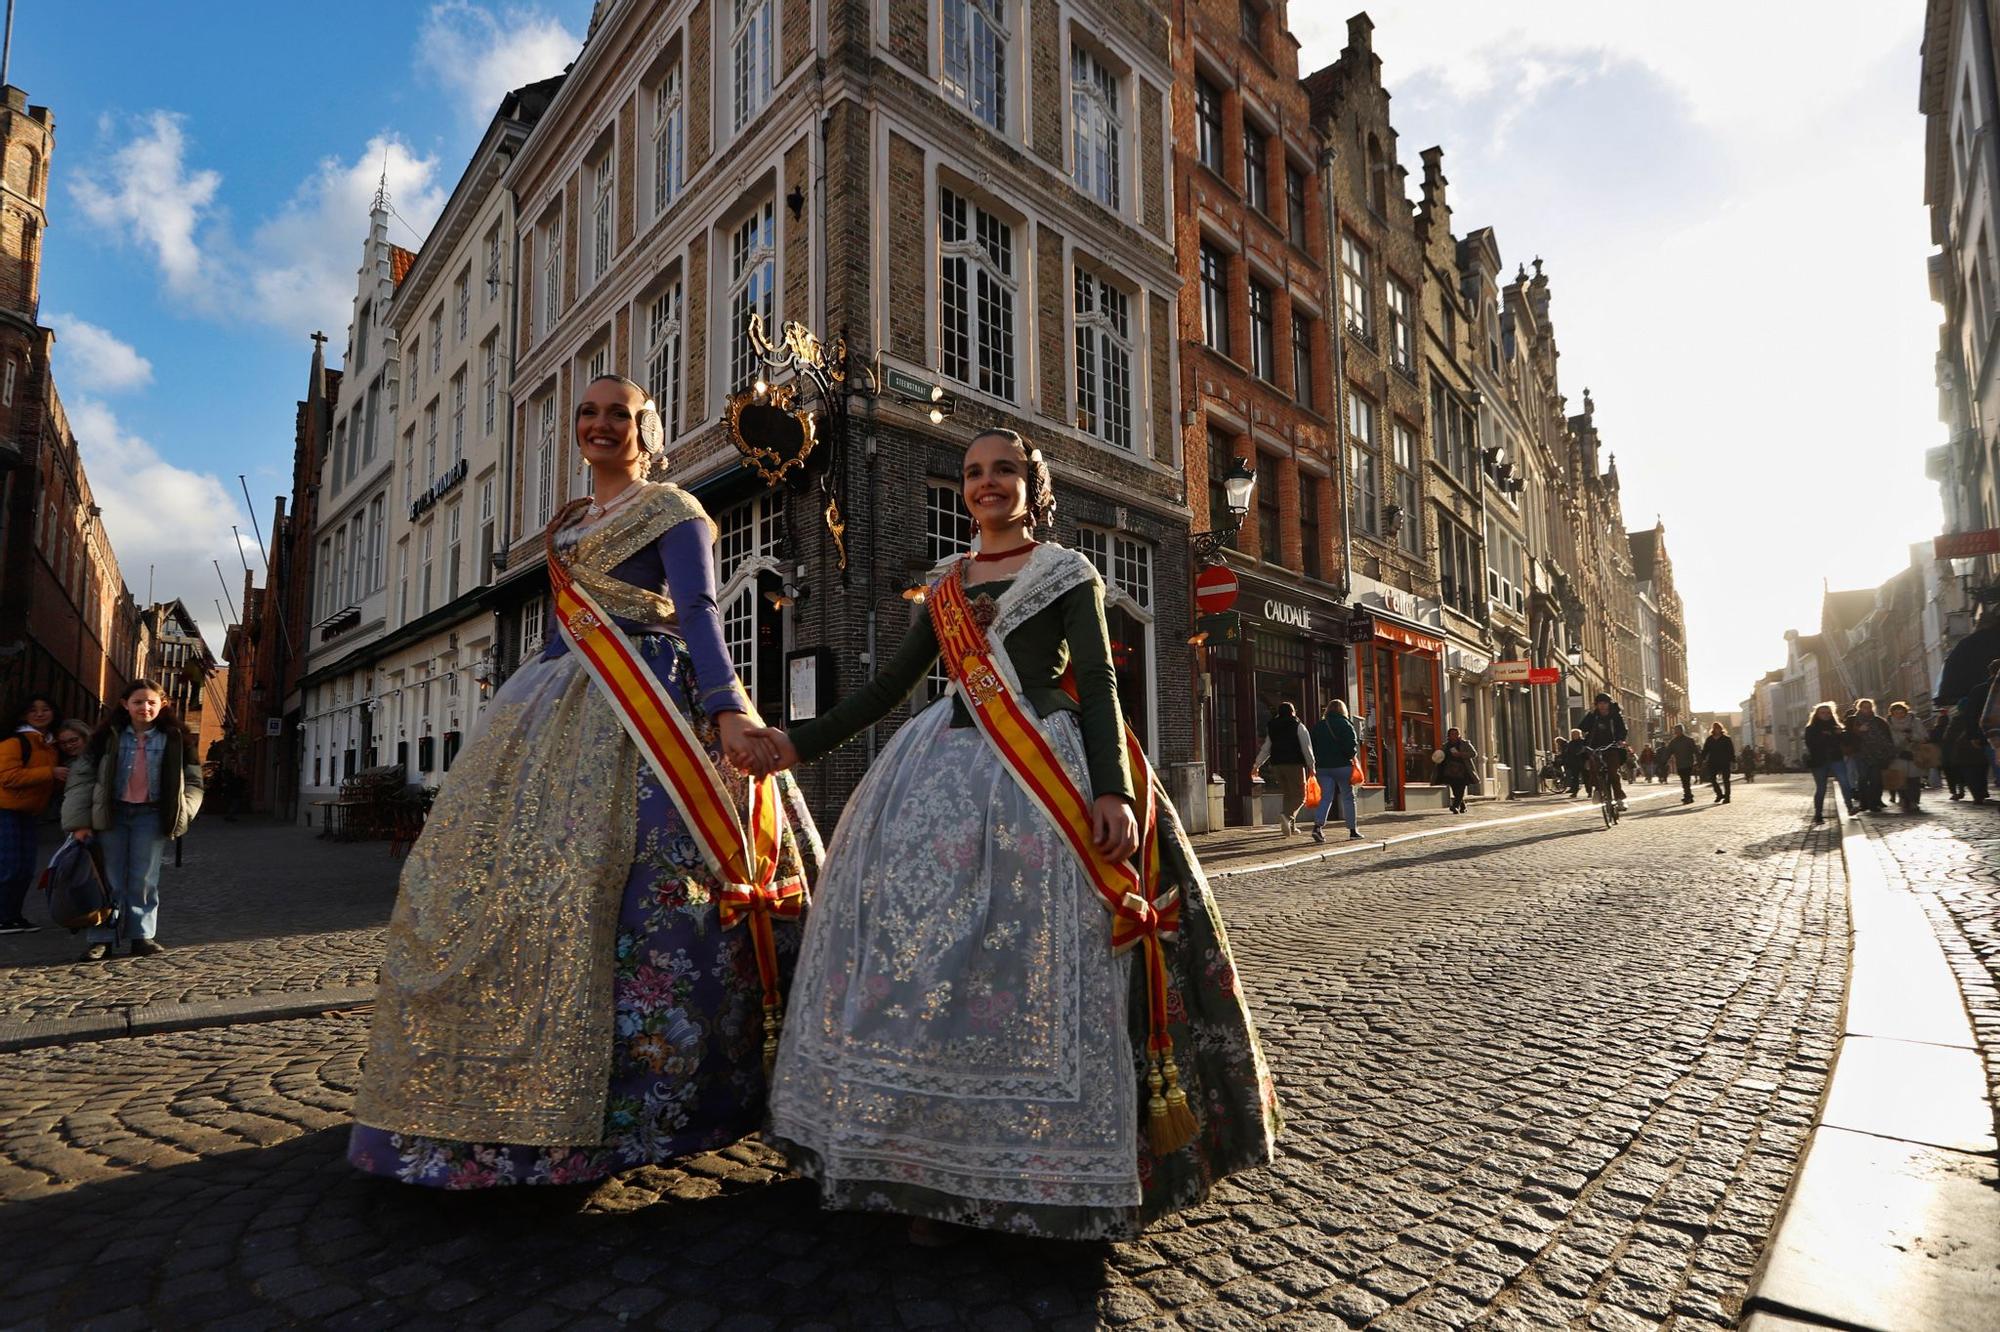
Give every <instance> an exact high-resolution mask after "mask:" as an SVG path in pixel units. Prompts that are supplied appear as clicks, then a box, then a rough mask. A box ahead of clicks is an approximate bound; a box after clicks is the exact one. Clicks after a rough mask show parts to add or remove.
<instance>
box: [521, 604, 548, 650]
mask: <svg viewBox="0 0 2000 1332" xmlns="http://www.w3.org/2000/svg"><path fill="white" fill-rule="evenodd" d="M542 609H543V607H542V598H540V597H534V598H531V599H530V600H529V601H528V602H527V603H526V604H524V605H523V606H522V607H521V655H522V656H524V657H525V656H527V655H528V654H529V653H530V652H539V651H541V650H542Z"/></svg>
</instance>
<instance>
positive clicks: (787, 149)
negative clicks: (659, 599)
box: [502, 0, 1203, 815]
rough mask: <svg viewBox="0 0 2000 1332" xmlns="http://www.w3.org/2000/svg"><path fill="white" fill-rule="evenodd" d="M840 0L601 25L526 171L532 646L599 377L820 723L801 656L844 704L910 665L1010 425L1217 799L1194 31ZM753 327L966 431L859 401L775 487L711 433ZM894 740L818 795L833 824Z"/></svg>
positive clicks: (754, 668) (774, 693) (1176, 774)
mask: <svg viewBox="0 0 2000 1332" xmlns="http://www.w3.org/2000/svg"><path fill="white" fill-rule="evenodd" d="M819 8H820V13H819V15H818V19H819V21H817V22H816V21H815V15H814V13H813V12H812V8H811V7H809V6H808V5H807V4H806V3H805V2H804V0H738V2H737V3H733V4H730V5H723V4H718V3H715V0H694V2H693V3H686V2H682V3H671V4H663V5H656V6H641V5H612V6H606V5H602V4H600V5H599V6H598V9H597V12H596V13H595V14H594V15H593V18H592V25H591V32H590V35H589V37H588V38H587V40H586V42H585V45H584V49H583V51H582V53H581V54H580V55H579V56H578V58H577V60H576V62H575V64H574V65H573V66H572V68H571V69H570V71H569V75H568V77H567V78H566V80H565V81H564V84H563V87H562V90H561V92H560V93H559V94H558V95H557V97H556V98H555V100H554V102H553V103H552V104H551V105H550V107H549V109H548V111H547V112H546V113H545V114H544V116H543V118H542V121H541V123H540V124H539V125H538V126H537V128H536V130H535V132H534V134H533V135H532V136H530V138H529V140H528V142H527V143H526V145H525V146H524V147H523V149H522V151H521V153H520V155H519V156H518V157H517V159H516V161H515V164H514V166H513V168H512V169H511V171H510V172H509V175H508V185H509V187H510V188H511V189H512V190H513V191H514V194H515V197H516V199H517V200H518V201H519V205H520V209H521V212H520V235H521V241H520V245H521V257H522V273H523V276H522V279H521V281H520V282H519V283H518V284H517V291H518V300H517V303H516V307H515V312H514V317H515V320H516V326H517V337H518V346H519V360H518V362H517V366H516V374H515V380H514V394H513V406H514V412H515V434H516V438H517V439H518V440H519V441H520V444H519V447H518V450H517V454H516V459H515V464H516V468H517V472H516V474H517V475H518V476H519V478H520V484H518V485H517V486H515V487H514V488H513V491H512V493H511V495H510V497H509V510H510V514H509V526H508V529H507V535H508V554H507V566H508V568H507V572H506V573H505V574H504V575H503V580H504V581H503V583H502V586H503V587H506V586H508V585H509V584H513V583H514V581H515V580H517V579H518V580H520V581H519V584H518V586H519V588H520V590H521V593H522V595H521V597H520V605H521V610H520V612H519V613H518V614H517V615H516V616H515V617H514V618H513V620H512V623H511V624H508V625H503V628H502V634H503V639H505V640H506V650H507V651H508V652H509V654H510V656H512V657H516V658H518V655H519V654H520V653H521V652H524V651H528V650H531V649H532V648H533V647H534V645H535V644H536V643H538V642H539V641H540V638H541V637H542V635H543V634H544V633H546V632H547V631H548V625H547V623H546V620H545V610H544V606H543V603H542V601H541V599H540V597H539V596H538V595H537V592H538V589H539V588H540V586H541V584H540V580H541V578H542V577H543V573H542V570H541V568H540V561H539V553H540V552H539V544H538V535H539V532H540V529H541V526H542V524H543V523H544V522H545V521H546V520H547V518H548V516H549V514H550V513H552V512H553V511H554V509H555V508H556V507H557V506H558V505H559V504H560V503H561V502H562V501H563V500H564V499H566V498H567V497H568V496H570V495H571V494H575V493H579V492H580V490H581V488H582V487H583V485H584V484H585V474H584V471H583V469H582V467H581V464H580V461H579V460H578V459H577V456H576V452H575V449H574V445H573V441H572V439H571V429H570V425H569V422H570V420H571V416H572V411H573V404H574V402H575V400H576V396H577V392H578V389H579V388H580V386H581V384H582V383H583V382H585V381H587V380H588V378H589V377H590V376H591V374H592V373H595V372H596V371H597V370H598V369H600V368H611V369H615V370H618V371H620V372H621V373H624V374H627V375H629V376H631V377H632V378H634V379H637V380H639V381H640V382H642V383H645V384H647V385H649V387H650V388H651V389H652V392H653V396H654V399H655V400H656V402H658V404H659V405H660V408H661V411H662V414H663V416H664V418H665V420H666V424H667V428H668V435H669V440H670V444H669V447H670V454H671V459H672V465H673V474H674V475H675V476H676V477H677V478H678V479H679V480H680V481H681V483H682V484H685V485H689V486H690V487H691V488H693V489H694V490H695V491H696V493H697V494H700V495H701V496H703V498H704V500H705V502H706V503H707V505H708V507H709V509H710V511H711V513H712V514H713V515H714V516H715V518H716V519H717V521H718V523H719V525H720V529H721V537H720V542H719V545H718V558H717V576H718V580H719V582H720V585H721V586H720V595H719V602H720V605H721V608H722V612H723V622H724V630H725V634H726V636H727V638H728V641H729V645H730V648H731V651H732V654H733V655H734V657H735V660H736V663H737V667H738V670H739V672H740V673H741V674H742V675H743V677H744V679H745V681H746V683H747V684H748V686H749V687H750V689H751V692H752V694H753V696H754V697H755V699H756V701H757V703H758V705H759V707H760V709H761V710H763V711H764V712H766V713H768V714H770V715H771V716H773V717H776V716H780V715H784V714H786V713H787V712H788V711H789V708H790V704H791V702H792V700H791V699H790V697H789V694H788V672H787V669H786V666H787V661H788V659H799V660H805V661H814V662H817V663H819V666H818V670H819V676H818V680H819V684H820V688H819V689H818V691H817V692H818V694H819V696H820V697H822V698H824V697H827V696H836V697H837V696H838V695H840V694H842V693H845V692H847V691H848V690H851V689H852V688H853V687H854V686H855V685H856V684H858V683H859V682H860V680H861V679H862V678H864V677H865V675H866V674H867V672H868V671H869V670H870V668H871V667H872V665H873V664H874V663H875V662H877V661H879V660H881V659H882V658H883V657H884V656H885V655H886V654H888V653H889V652H891V651H893V649H894V647H895V644H896V642H897V640H898V638H899V637H900V635H901V634H902V632H903V630H904V627H905V625H906V624H907V622H908V619H909V617H910V615H911V614H913V613H915V608H914V606H913V604H912V602H911V601H910V600H909V599H908V598H906V596H905V595H904V594H905V592H906V591H910V590H911V589H912V587H913V585H914V584H917V583H918V582H919V581H920V575H921V572H922V571H923V570H927V569H928V568H930V567H931V565H932V564H933V563H934V562H935V561H936V560H937V559H938V558H940V557H941V556H944V555H947V554H950V553H952V552H953V551H956V550H959V549H962V548H963V546H964V544H965V542H966V541H967V540H968V538H969V536H970V525H969V521H968V519H967V518H966V517H965V515H964V511H963V508H962V506H961V505H960V503H959V500H958V489H959V481H958V475H959V463H960V457H961V454H962V451H963V448H964V445H965V443H966V442H967V441H968V440H969V438H970V437H971V435H972V434H973V433H974V431H976V429H978V428H979V427H981V426H985V425H988V424H994V425H1007V426H1011V427H1014V428H1018V429H1021V430H1022V431H1024V432H1025V433H1027V434H1028V435H1029V436H1030V437H1031V438H1033V439H1035V440H1036V441H1037V442H1039V443H1040V445H1041V447H1042V448H1043V450H1044V452H1045V453H1046V454H1047V455H1048V456H1049V458H1050V461H1051V464H1052V466H1053V467H1054V469H1055V472H1056V478H1057V493H1058V503H1059V510H1058V519H1057V525H1056V531H1055V533H1054V535H1055V536H1056V537H1057V539H1059V540H1062V541H1064V542H1066V543H1069V544H1073V545H1078V546H1080V547H1081V548H1082V549H1084V550H1086V551H1087V552H1089V553H1090V554H1091V555H1092V556H1093V557H1094V558H1095V559H1096V560H1097V561H1098V563H1099V565H1100V567H1101V568H1103V570H1104V571H1105V573H1106V575H1107V578H1106V581H1107V585H1108V601H1109V603H1110V615H1111V622H1112V633H1113V637H1114V648H1115V652H1116V657H1117V662H1118V666H1119V674H1120V683H1121V686H1122V695H1123V698H1124V701H1125V704H1126V707H1127V711H1128V713H1129V714H1130V715H1131V717H1132V719H1133V721H1134V723H1135V725H1136V727H1137V728H1138V730H1139V731H1140V733H1141V734H1142V736H1143V737H1144V740H1145V743H1146V744H1147V746H1148V748H1149V750H1150V751H1151V753H1152V755H1153V758H1154V761H1155V763H1156V764H1157V765H1158V766H1159V767H1160V768H1161V770H1162V772H1163V773H1166V774H1168V780H1169V781H1170V782H1172V783H1174V784H1175V786H1176V790H1177V794H1178V795H1180V796H1181V797H1182V803H1183V808H1189V807H1190V806H1191V805H1193V804H1194V803H1196V798H1197V793H1199V792H1200V791H1201V788H1202V785H1203V771H1202V770H1201V768H1200V767H1199V765H1198V764H1197V763H1196V762H1195V761H1194V746H1195V740H1194V734H1193V727H1192V725H1191V724H1190V719H1189V716H1188V709H1187V708H1186V707H1185V706H1183V705H1182V704H1181V702H1180V700H1184V699H1186V698H1188V697H1189V695H1190V691H1191V688H1192V685H1191V676H1190V663H1189V656H1190V654H1189V652H1188V651H1187V649H1186V647H1185V644H1184V640H1185V638H1186V636H1187V628H1188V625H1189V624H1190V621H1191V615H1190V611H1189V601H1188V592H1187V580H1186V576H1185V574H1184V572H1183V571H1184V570H1186V568H1187V567H1188V557H1187V553H1186V545H1187V538H1186V533H1187V526H1188V509H1187V503H1186V500H1185V495H1184V489H1185V482H1184V480H1183V478H1182V475H1181V461H1182V460H1181V456H1180V452H1179V437H1178V431H1177V428H1176V424H1175V412H1176V406H1177V403H1178V397H1177V392H1176V385H1175V376H1176V373H1177V367H1176V365H1175V364H1174V358H1173V357H1172V355H1171V354H1170V348H1171V345H1172V344H1171V341H1170V337H1171V334H1170V332H1169V330H1171V329H1172V328H1173V326H1174V318H1175V314H1174V301H1175V299H1176V295H1177V291H1178V288H1179V286H1180V281H1181V279H1180V274H1179V272H1178V271H1177V269H1176V267H1175V262H1174V249H1173V233H1172V228H1171V225H1170V219H1171V217H1172V200H1171V197H1170V195H1169V192H1168V183H1169V182H1168V174H1167V172H1166V170H1165V165H1164V153H1165V143H1166V138H1167V132H1168V110H1167V101H1168V90H1169V88H1170V86H1171V83H1172V77H1173V69H1172V64H1171V60H1170V50H1169V42H1168V25H1167V20H1166V16H1165V15H1164V14H1163V13H1161V12H1159V11H1158V10H1156V9H1155V8H1153V7H1152V6H1149V5H1146V4H1142V3H1138V0H1094V2H1093V3H1086V4H1080V5H1076V6H1073V7H1071V8H1069V9H1067V10H1065V9H1064V8H1062V7H1059V6H1058V5H1056V4H1054V3H1052V2H1050V0H1035V2H1034V3H1031V4H1025V5H1016V4H1006V5H1002V4H998V3H990V4H989V3H974V4H967V5H965V6H962V7H961V6H949V7H944V8H943V9H942V10H940V9H938V8H934V7H932V6H930V5H928V4H927V3H925V0H890V2H889V3H888V4H887V5H885V6H877V5H873V4H867V3H861V2H860V0H828V3H826V4H824V5H822V6H820V7H819ZM878 18H881V19H884V20H886V22H883V23H880V24H878V23H877V19H878ZM823 245H824V247H825V248H824V250H823V251H822V246H823ZM753 313H756V314H760V315H762V316H763V317H764V320H765V323H766V326H767V327H768V328H770V329H772V330H774V331H775V330H776V329H777V327H778V326H779V325H781V324H782V323H784V322H786V321H793V320H796V321H798V322H800V323H802V324H804V325H806V326H807V327H808V328H810V329H812V330H813V331H814V332H816V333H820V334H822V335H826V336H828V337H829V338H830V337H831V335H834V334H843V333H844V335H845V337H846V339H847V342H848V345H849V347H850V349H851V350H852V351H853V352H855V354H856V359H857V362H858V361H860V360H867V361H870V362H873V363H874V365H875V367H876V368H877V369H878V370H879V372H880V373H881V374H882V375H883V376H885V377H886V376H887V375H889V374H890V373H892V372H893V373H895V374H897V375H901V376H907V377H908V378H907V379H906V380H901V381H899V382H906V383H907V382H915V383H918V384H924V385H928V384H930V383H932V382H936V383H938V384H940V385H942V386H943V387H944V388H946V389H948V390H949V391H950V392H951V394H952V395H953V402H954V405H955V407H956V413H955V415H954V416H952V417H951V418H950V419H949V421H948V423H946V424H944V425H942V426H936V425H933V424H932V423H931V422H930V421H929V420H928V419H927V417H928V412H929V408H930V404H929V402H928V401H927V400H926V401H922V402H919V403H915V404H910V405H905V404H904V403H902V402H901V401H899V400H898V399H897V398H896V397H895V396H894V395H892V394H890V393H887V392H883V393H880V394H867V393H864V394H862V395H860V396H857V397H855V398H854V399H853V400H852V409H853V413H852V422H851V430H850V433H849V437H848V439H847V440H846V441H845V443H846V447H845V449H844V450H843V449H842V448H841V447H840V446H839V441H834V440H825V441H822V444H821V448H822V449H823V450H824V453H823V454H822V455H820V456H821V457H823V458H824V459H825V461H823V462H819V463H818V464H817V466H818V469H819V470H817V471H816V472H815V474H814V476H813V486H814V488H813V490H812V492H811V493H800V492H798V491H796V490H793V489H790V488H786V489H781V490H770V489H767V488H766V487H765V486H764V485H763V484H762V483H761V481H759V480H758V479H757V478H756V477H755V475H754V474H752V473H750V472H748V471H747V470H746V469H745V468H744V466H743V465H742V460H741V457H740V455H739V454H738V453H737V452H736V450H735V449H734V447H733V446H732V445H731V443H730V442H729V440H728V438H727V436H726V429H725V426H724V424H723V422H722V421H721V420H720V419H719V418H721V416H722V414H723V412H724V409H725V407H726V404H727V399H728V396H729V394H730V393H732V392H735V391H738V390H741V389H744V388H745V387H746V386H748V385H749V384H750V382H751V381H752V380H754V379H756V378H758V376H759V374H760V371H762V370H763V369H764V368H763V367H760V365H759V362H758V359H757V357H756V355H755V353H754V350H753V349H752V347H751V346H750V344H749V341H748V339H747V335H746V332H745V329H746V326H747V323H748V320H749V317H750V315H751V314H753ZM767 373H768V372H767ZM771 378H772V379H773V380H774V382H781V381H782V380H783V379H784V376H783V375H782V374H776V373H773V374H771ZM871 378H873V375H872V374H861V375H858V376H857V382H859V383H861V384H862V385H864V386H865V385H867V383H868V381H869V380H870V379H871ZM877 382H878V383H883V382H884V381H877ZM821 478H824V480H823V482H822V480H821ZM822 487H823V488H822ZM829 500H831V501H834V502H835V503H836V504H837V510H836V512H837V515H838V517H839V518H840V519H841V520H842V521H843V522H844V523H845V529H844V532H843V533H842V534H841V535H840V536H838V537H836V535H835V533H834V531H833V530H832V528H831V527H830V526H829V524H828V523H827V522H826V521H825V516H824V515H825V513H826V510H827V506H828V502H829ZM937 689H938V682H937V681H936V680H934V681H933V683H932V685H931V687H930V690H929V692H931V693H935V692H936V691H937ZM800 701H801V702H803V700H800ZM913 701H914V702H916V703H919V704H920V703H922V702H923V701H924V700H923V699H921V698H920V699H917V700H913ZM899 715H900V714H899ZM880 739H881V736H880V735H879V734H877V735H871V736H870V737H868V738H867V739H866V740H865V741H864V742H861V743H857V744H856V745H853V746H850V747H848V748H846V749H844V750H842V751H841V752H839V753H837V754H835V755H833V756H832V757H830V758H829V759H828V760H827V761H826V762H824V763H822V764H819V765H817V767H816V768H815V769H813V770H812V771H809V772H807V773H805V774H804V775H803V780H804V783H805V786H806V789H807V792H808V794H809V796H810V798H811V799H812V800H813V801H814V803H815V806H816V808H817V809H819V810H820V811H821V812H822V813H823V814H829V815H830V814H831V813H832V812H833V811H834V810H837V809H838V808H839V807H840V805H841V803H842V802H843V801H844V799H845V797H846V795H847V793H848V791H849V790H850V789H851V788H852V786H853V784H854V782H855V781H856V780H857V779H858V777H859V775H860V772H861V770H862V768H863V767H864V766H865V764H866V761H867V760H868V758H869V757H871V756H872V754H873V752H874V750H875V748H876V746H877V744H878V743H879V741H880Z"/></svg>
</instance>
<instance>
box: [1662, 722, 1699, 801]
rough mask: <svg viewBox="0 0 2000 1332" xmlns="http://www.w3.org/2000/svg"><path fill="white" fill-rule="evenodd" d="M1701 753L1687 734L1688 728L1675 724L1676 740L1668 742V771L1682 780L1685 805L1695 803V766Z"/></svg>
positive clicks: (1682, 797) (1682, 794)
mask: <svg viewBox="0 0 2000 1332" xmlns="http://www.w3.org/2000/svg"><path fill="white" fill-rule="evenodd" d="M1699 752H1700V751H1699V750H1697V749H1696V747H1695V743H1694V737H1693V736H1691V735H1689V734H1688V732H1687V727H1685V726H1683V725H1680V724H1679V723H1675V725H1674V738H1673V739H1671V740H1669V741H1667V765H1668V770H1669V771H1671V772H1673V773H1675V774H1676V775H1678V776H1679V777H1680V779H1681V803H1682V804H1683V805H1692V804H1693V803H1694V766H1695V763H1696V762H1697V759H1698V755H1699Z"/></svg>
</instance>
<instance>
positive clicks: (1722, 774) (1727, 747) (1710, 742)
mask: <svg viewBox="0 0 2000 1332" xmlns="http://www.w3.org/2000/svg"><path fill="white" fill-rule="evenodd" d="M1701 761H1702V764H1703V766H1705V767H1706V768H1707V769H1708V785H1709V788H1710V789H1711V790H1713V791H1714V792H1715V799H1714V800H1711V801H1710V802H1709V803H1710V804H1712V805H1726V804H1728V803H1729V775H1730V773H1732V772H1734V771H1735V769H1736V742H1735V741H1734V740H1731V739H1730V738H1729V733H1728V732H1727V731H1725V730H1723V729H1722V723H1721V722H1711V723H1709V727H1708V739H1706V740H1704V741H1703V742H1702V745H1701Z"/></svg>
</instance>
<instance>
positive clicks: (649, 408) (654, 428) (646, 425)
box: [636, 398, 667, 453]
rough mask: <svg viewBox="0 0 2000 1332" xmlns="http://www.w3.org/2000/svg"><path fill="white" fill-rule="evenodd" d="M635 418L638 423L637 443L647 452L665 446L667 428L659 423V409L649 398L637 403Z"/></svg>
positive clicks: (659, 450)
mask: <svg viewBox="0 0 2000 1332" xmlns="http://www.w3.org/2000/svg"><path fill="white" fill-rule="evenodd" d="M636 420H637V421H638V424H639V445H640V447H641V448H643V449H645V450H646V452H648V453H659V452H661V451H662V450H664V449H665V448H666V446H667V429H666V427H665V426H664V425H662V424H661V423H660V409H659V407H658V406H656V405H655V404H654V402H653V400H652V399H651V398H648V399H646V401H645V402H643V403H641V404H640V405H639V410H638V413H637V414H636Z"/></svg>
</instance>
